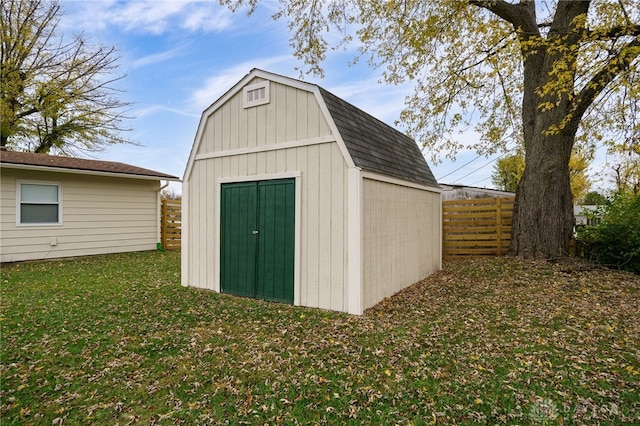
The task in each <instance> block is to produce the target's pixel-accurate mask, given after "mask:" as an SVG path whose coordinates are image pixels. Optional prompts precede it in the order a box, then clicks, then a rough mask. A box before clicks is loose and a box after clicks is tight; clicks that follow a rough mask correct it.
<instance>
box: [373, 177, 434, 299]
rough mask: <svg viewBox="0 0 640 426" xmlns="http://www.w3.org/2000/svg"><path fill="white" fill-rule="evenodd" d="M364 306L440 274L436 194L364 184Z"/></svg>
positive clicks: (398, 186) (400, 186)
mask: <svg viewBox="0 0 640 426" xmlns="http://www.w3.org/2000/svg"><path fill="white" fill-rule="evenodd" d="M362 194H363V195H362V197H363V222H362V227H363V247H364V248H363V255H362V257H363V264H364V267H363V305H364V309H367V308H370V307H372V306H373V305H375V304H376V303H378V302H379V301H381V300H382V299H384V298H385V297H389V296H392V295H393V294H395V293H397V292H398V291H400V290H402V289H403V288H405V287H407V286H409V285H411V284H414V283H415V282H417V281H420V280H422V279H423V278H425V277H427V276H428V275H430V274H432V273H433V272H435V271H437V270H438V269H440V268H441V261H440V259H441V254H440V253H441V249H440V235H439V232H440V231H439V229H440V214H441V213H440V211H441V208H440V194H439V193H438V192H436V191H429V190H425V189H418V188H415V187H408V186H402V185H398V184H393V183H388V182H384V181H380V180H375V179H366V178H365V179H364V180H363V189H362Z"/></svg>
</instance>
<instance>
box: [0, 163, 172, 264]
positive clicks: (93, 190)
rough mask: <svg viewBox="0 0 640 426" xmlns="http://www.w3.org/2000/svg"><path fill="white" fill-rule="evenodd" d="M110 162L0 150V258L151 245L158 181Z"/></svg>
mask: <svg viewBox="0 0 640 426" xmlns="http://www.w3.org/2000/svg"><path fill="white" fill-rule="evenodd" d="M179 180H180V179H179V178H177V177H175V176H171V175H168V174H165V173H161V172H156V171H154V170H149V169H144V168H141V167H136V166H132V165H129V164H123V163H118V162H113V161H98V160H89V159H83V158H71V157H60V156H54V155H45V154H34V153H30V152H15V151H4V150H2V151H1V152H0V188H1V192H0V255H1V256H0V260H1V261H2V262H16V261H23V260H38V259H52V258H59V257H69V256H84V255H93V254H106V253H119V252H129V251H142V250H155V249H156V245H157V243H158V242H159V241H160V190H161V189H162V187H161V182H162V181H179Z"/></svg>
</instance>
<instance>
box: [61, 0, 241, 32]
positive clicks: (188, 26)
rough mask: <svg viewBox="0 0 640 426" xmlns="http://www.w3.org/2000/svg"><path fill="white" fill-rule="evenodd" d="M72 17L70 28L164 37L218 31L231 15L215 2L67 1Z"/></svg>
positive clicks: (70, 18)
mask: <svg viewBox="0 0 640 426" xmlns="http://www.w3.org/2000/svg"><path fill="white" fill-rule="evenodd" d="M66 4H67V6H69V7H67V12H70V14H69V15H68V16H67V17H66V18H67V19H66V21H65V22H64V23H63V24H64V27H66V28H67V29H73V28H74V27H75V28H92V30H94V31H100V30H106V29H108V28H112V27H114V26H115V27H119V28H122V29H123V30H125V31H127V32H139V33H150V34H154V35H159V34H163V33H165V32H168V31H171V30H186V31H188V32H199V31H201V32H218V31H223V30H225V29H227V28H229V27H230V26H231V25H232V23H233V20H232V14H231V12H229V11H228V10H227V9H226V8H224V7H222V6H220V5H218V4H217V2H215V1H207V2H202V1H187V0H161V1H148V0H140V1H128V2H119V1H114V0H105V1H73V0H66Z"/></svg>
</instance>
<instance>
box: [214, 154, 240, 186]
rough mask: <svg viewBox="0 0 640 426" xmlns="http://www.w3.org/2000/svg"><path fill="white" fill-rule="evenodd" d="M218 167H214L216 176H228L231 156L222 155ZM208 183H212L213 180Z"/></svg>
mask: <svg viewBox="0 0 640 426" xmlns="http://www.w3.org/2000/svg"><path fill="white" fill-rule="evenodd" d="M236 160H237V158H236ZM218 169H219V170H218ZM218 169H216V172H217V173H216V177H222V176H229V175H230V174H231V157H222V158H221V159H220V167H219V168H218ZM209 184H210V185H213V184H215V182H210V183H209Z"/></svg>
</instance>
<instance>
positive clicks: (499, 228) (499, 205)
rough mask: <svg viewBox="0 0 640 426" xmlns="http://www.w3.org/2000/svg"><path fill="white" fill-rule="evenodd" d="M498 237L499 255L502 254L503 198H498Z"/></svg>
mask: <svg viewBox="0 0 640 426" xmlns="http://www.w3.org/2000/svg"><path fill="white" fill-rule="evenodd" d="M496 234H497V235H496V237H497V239H498V256H502V198H499V197H498V198H496Z"/></svg>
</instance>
